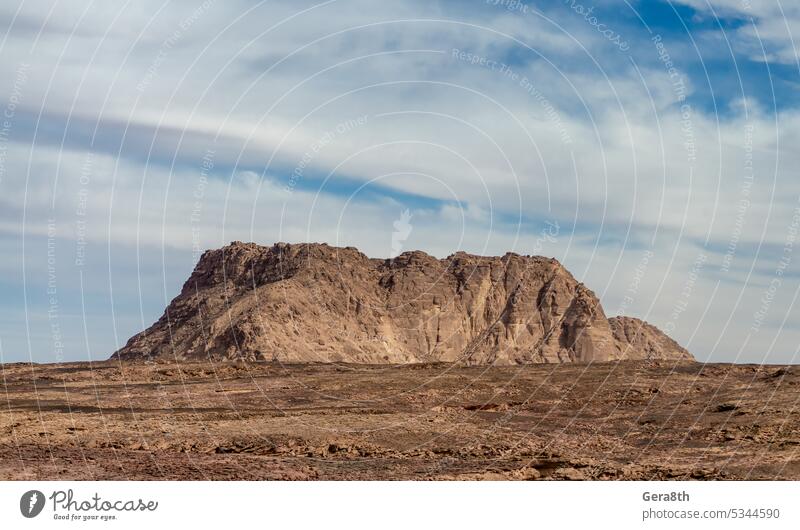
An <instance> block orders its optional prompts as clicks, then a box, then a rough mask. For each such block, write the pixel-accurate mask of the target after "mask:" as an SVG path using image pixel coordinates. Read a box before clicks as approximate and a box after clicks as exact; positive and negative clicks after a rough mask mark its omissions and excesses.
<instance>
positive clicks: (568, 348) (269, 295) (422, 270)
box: [113, 241, 693, 365]
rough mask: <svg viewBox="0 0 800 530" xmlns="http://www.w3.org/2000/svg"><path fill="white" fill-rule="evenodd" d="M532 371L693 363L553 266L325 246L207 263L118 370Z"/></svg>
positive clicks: (244, 248) (217, 257)
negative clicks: (238, 363) (474, 367)
mask: <svg viewBox="0 0 800 530" xmlns="http://www.w3.org/2000/svg"><path fill="white" fill-rule="evenodd" d="M165 355H169V356H173V357H178V358H192V359H206V358H211V359H247V360H276V361H281V362H287V363H294V362H298V363H303V362H352V363H369V364H387V363H391V364H395V363H415V362H440V361H441V362H462V363H465V364H470V365H471V364H530V363H541V362H546V363H560V362H594V361H613V360H622V359H675V360H691V359H693V357H692V356H691V354H689V353H688V352H687V351H686V350H685V349H683V348H682V347H680V345H678V344H677V343H676V342H674V341H673V340H672V339H670V338H669V337H667V336H666V335H664V334H663V333H662V332H661V331H659V330H658V329H657V328H655V327H654V326H651V325H650V324H647V323H645V322H643V321H640V320H638V319H635V318H633V317H612V318H610V319H609V318H607V317H606V316H605V313H604V311H603V308H602V305H601V304H600V301H599V300H598V299H597V297H596V296H595V295H594V293H593V292H592V291H591V290H590V289H588V288H587V287H586V286H585V285H584V284H583V283H581V282H578V281H577V280H576V279H575V278H574V277H573V276H572V274H570V273H569V271H568V270H567V269H566V268H565V267H563V265H561V263H559V262H558V261H557V260H556V259H554V258H546V257H542V256H523V255H520V254H516V253H512V252H508V253H506V254H504V255H503V256H477V255H473V254H468V253H466V252H456V253H454V254H451V255H450V256H448V257H446V258H443V259H438V258H435V257H433V256H430V255H428V254H426V253H425V252H422V251H419V250H415V251H408V252H404V253H403V254H400V255H399V256H397V257H395V258H392V259H378V258H369V257H368V256H366V255H365V254H363V253H362V252H360V251H359V250H358V249H356V248H354V247H332V246H329V245H327V244H325V243H299V244H290V243H276V244H274V245H272V246H269V247H266V246H261V245H258V244H255V243H243V242H240V241H234V242H232V243H231V244H229V245H227V246H225V247H222V248H220V249H215V250H208V251H206V252H205V253H203V255H202V256H201V258H200V260H199V261H198V263H197V265H196V266H195V269H194V270H193V272H192V274H191V275H190V277H189V279H188V280H187V281H186V282H185V284H184V285H183V288H182V289H181V292H180V294H179V295H178V296H177V297H176V298H175V299H173V300H172V302H171V303H170V304H169V305H168V307H167V309H166V310H165V312H164V314H163V315H162V317H161V318H160V319H159V320H158V321H156V322H155V323H154V324H153V325H152V326H150V327H149V328H148V329H146V330H145V331H143V332H141V333H139V334H137V335H134V336H133V337H132V338H131V339H130V340H129V341H128V343H127V344H126V345H125V346H124V347H123V348H121V349H120V350H119V351H117V352H115V353H114V355H113V357H114V358H119V359H129V360H130V359H143V358H144V359H146V358H153V357H160V356H165Z"/></svg>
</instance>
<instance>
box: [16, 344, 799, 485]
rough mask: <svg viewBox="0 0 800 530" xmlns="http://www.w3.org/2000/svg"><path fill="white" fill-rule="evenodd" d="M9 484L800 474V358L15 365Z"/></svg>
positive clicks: (778, 476)
mask: <svg viewBox="0 0 800 530" xmlns="http://www.w3.org/2000/svg"><path fill="white" fill-rule="evenodd" d="M2 375H3V390H4V397H5V403H4V404H3V405H2V408H3V412H2V414H0V479H29V480H34V479H35V480H44V479H50V480H52V479H78V480H80V479H137V480H150V479H220V480H230V479H237V480H259V479H290V480H291V479H295V480H297V479H299V480H311V479H313V480H326V479H330V480H339V479H412V480H414V479H490V480H495V479H512V480H521V479H795V480H796V479H800V411H798V399H799V398H800V386H799V385H798V383H800V368H798V367H788V368H787V367H777V366H769V367H758V366H749V365H738V366H735V365H703V364H700V363H694V362H688V361H673V360H658V361H647V360H644V361H626V362H611V363H595V364H591V365H587V364H581V363H566V364H540V365H527V366H468V367H464V366H456V365H451V364H444V363H437V364H409V365H404V366H387V365H384V366H375V365H352V364H305V365H291V366H284V365H281V364H279V363H272V362H245V361H223V362H214V363H210V362H190V361H185V360H183V361H180V362H177V363H176V362H172V361H169V360H165V359H160V360H158V361H157V362H148V363H145V362H136V363H121V362H119V361H107V362H101V363H92V364H88V363H72V364H60V365H57V364H52V365H29V364H7V365H4V366H2Z"/></svg>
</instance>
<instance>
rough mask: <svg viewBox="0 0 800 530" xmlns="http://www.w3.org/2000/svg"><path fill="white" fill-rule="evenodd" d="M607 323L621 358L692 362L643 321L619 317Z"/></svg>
mask: <svg viewBox="0 0 800 530" xmlns="http://www.w3.org/2000/svg"><path fill="white" fill-rule="evenodd" d="M608 322H609V324H611V331H612V333H613V334H614V342H615V344H616V347H617V350H618V352H619V355H620V357H622V358H626V359H674V360H694V357H693V356H692V354H691V353H689V352H688V351H686V350H685V349H684V348H683V347H682V346H681V345H680V344H678V343H677V342H675V341H674V340H672V339H671V338H670V337H669V336H668V335H666V334H665V333H663V332H662V331H661V330H660V329H658V328H657V327H655V326H653V325H652V324H648V323H647V322H645V321H644V320H639V319H638V318H633V317H623V316H619V317H612V318H609V319H608Z"/></svg>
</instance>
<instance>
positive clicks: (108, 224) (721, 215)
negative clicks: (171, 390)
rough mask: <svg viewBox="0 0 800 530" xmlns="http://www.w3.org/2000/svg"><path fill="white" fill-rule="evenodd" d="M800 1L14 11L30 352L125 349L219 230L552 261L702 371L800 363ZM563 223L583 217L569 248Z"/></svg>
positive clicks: (0, 157)
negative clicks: (702, 365)
mask: <svg viewBox="0 0 800 530" xmlns="http://www.w3.org/2000/svg"><path fill="white" fill-rule="evenodd" d="M797 33H800V7H799V6H796V5H794V4H787V3H780V2H777V1H767V0H749V1H742V0H680V1H672V2H666V1H647V2H635V1H630V0H629V1H614V2H611V1H596V2H590V1H588V0H586V1H583V2H579V1H577V0H576V1H573V0H567V1H562V0H550V1H546V2H545V1H541V2H527V3H523V2H513V1H495V0H491V1H488V2H487V1H470V2H463V1H460V2H456V1H444V0H442V1H439V2H423V1H410V0H406V1H401V2H383V3H379V2H369V1H366V0H364V1H362V0H332V1H327V2H288V1H269V2H252V1H249V2H218V1H208V2H206V3H204V4H198V3H190V2H184V1H172V2H157V1H153V2H150V1H143V2H115V1H111V2H93V3H84V2H73V1H61V2H44V1H31V2H24V3H19V4H15V3H13V2H11V3H9V2H7V3H5V4H4V5H2V6H0V65H2V68H3V71H4V75H3V76H2V78H0V106H2V107H3V111H4V116H5V118H4V121H0V129H1V130H0V251H2V255H3V257H4V259H3V260H2V263H0V293H1V294H2V296H0V352H1V353H2V357H3V360H5V361H22V360H31V359H32V360H34V361H37V362H48V361H53V360H78V359H87V358H91V359H104V358H106V357H108V356H109V355H110V354H111V353H112V352H113V351H114V350H115V349H116V348H118V347H119V346H120V345H122V344H123V343H124V342H125V341H126V340H127V338H128V337H129V336H130V335H132V334H133V333H135V332H138V331H140V330H141V329H143V328H144V327H146V326H147V325H149V324H150V323H151V322H152V321H154V320H155V319H156V318H158V317H159V316H160V314H161V313H162V311H163V309H164V306H165V305H166V303H168V302H169V300H170V299H171V298H172V297H174V296H175V295H176V294H177V293H178V292H179V290H180V287H181V285H182V282H183V281H184V280H185V278H186V277H188V275H189V273H190V271H191V269H192V267H193V266H194V263H195V262H196V259H197V256H198V252H199V250H201V249H205V248H212V247H219V246H221V245H224V244H226V243H228V242H230V241H232V240H252V241H256V242H259V243H263V244H271V243H273V242H275V241H279V240H282V241H291V242H297V241H325V242H328V243H331V244H338V245H353V246H357V247H359V248H360V249H362V250H363V251H364V252H366V253H367V254H369V255H371V256H375V257H383V256H388V255H389V254H390V252H391V251H392V247H391V242H392V231H393V228H392V227H393V222H394V221H395V220H397V219H398V218H399V217H400V215H401V213H402V212H403V211H404V210H406V209H408V210H409V211H410V213H411V214H412V218H411V224H412V227H413V228H412V230H411V232H410V234H409V237H408V239H407V240H406V241H404V243H403V244H404V246H405V248H406V249H423V250H426V251H428V252H430V253H432V254H434V255H437V256H440V257H444V256H447V255H449V254H451V253H453V252H455V251H457V250H466V251H469V252H475V253H482V254H503V253H505V252H507V251H509V250H512V251H516V252H519V253H521V254H531V253H541V254H545V255H549V256H554V257H556V258H558V259H559V260H561V261H562V262H563V263H564V264H565V265H566V266H567V267H568V268H569V269H570V270H571V271H572V272H573V273H574V274H575V276H576V277H578V278H579V279H580V280H582V281H584V282H585V283H586V284H587V285H589V286H590V287H591V288H592V289H593V290H594V291H595V292H596V293H597V294H598V296H600V297H601V299H602V301H603V304H604V307H605V309H606V312H607V313H609V314H610V315H613V314H618V313H626V314H631V315H634V316H638V317H641V318H645V319H646V320H648V321H650V322H651V323H653V324H655V325H657V326H660V327H661V328H663V329H667V330H668V331H669V332H670V334H671V335H672V336H674V337H675V338H676V339H678V340H679V341H680V342H681V343H682V344H684V345H686V346H687V347H688V348H689V349H690V350H691V351H693V352H694V353H695V355H696V356H697V357H698V358H699V359H701V360H712V361H736V362H774V363H780V362H794V361H796V359H797V356H796V351H797V344H800V329H798V327H799V325H800V319H798V318H797V316H796V315H797V310H796V309H795V301H796V298H797V294H798V292H799V291H798V288H800V281H799V279H800V275H799V274H798V268H797V264H798V263H799V262H800V255H798V249H796V248H795V244H794V240H795V237H796V233H797V229H798V223H800V218H798V210H797V208H798V207H799V206H800V179H798V178H797V171H796V168H797V167H798V163H800V160H798V158H799V156H798V153H797V150H796V149H794V146H795V145H797V142H798V140H800V114H799V113H798V107H800V101H798V94H799V93H800V91H798V90H797V88H798V86H800V62H799V61H798V54H797V47H796V44H795V40H794V38H795V34H797ZM548 223H554V224H557V225H558V227H559V230H558V236H557V237H556V238H555V239H554V240H547V241H546V242H545V243H544V244H542V242H541V237H540V233H541V231H542V230H543V229H544V228H546V227H547V226H549V225H548Z"/></svg>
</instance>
